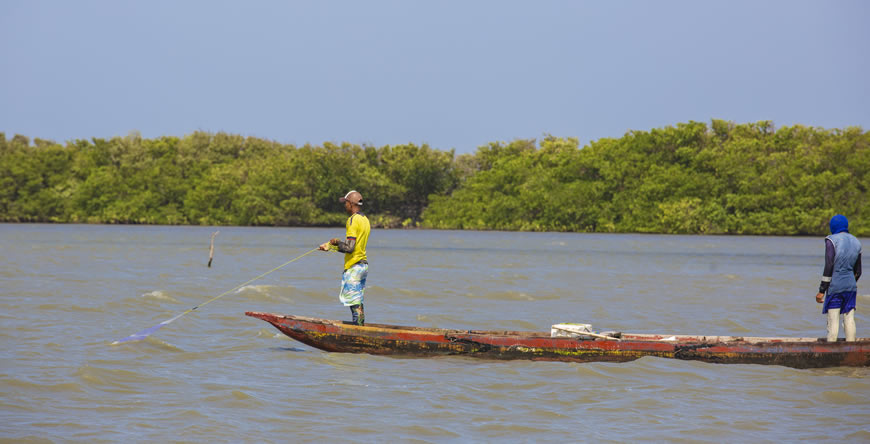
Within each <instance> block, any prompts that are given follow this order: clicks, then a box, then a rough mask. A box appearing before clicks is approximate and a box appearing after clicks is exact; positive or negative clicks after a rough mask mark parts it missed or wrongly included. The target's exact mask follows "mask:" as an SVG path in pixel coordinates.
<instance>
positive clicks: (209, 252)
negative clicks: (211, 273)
mask: <svg viewBox="0 0 870 444" xmlns="http://www.w3.org/2000/svg"><path fill="white" fill-rule="evenodd" d="M218 233H220V231H215V232H214V233H212V234H211V247H209V249H208V267H209V268H211V260H212V259H214V237H215V236H217V235H218Z"/></svg>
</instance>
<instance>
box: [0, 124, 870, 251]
mask: <svg viewBox="0 0 870 444" xmlns="http://www.w3.org/2000/svg"><path fill="white" fill-rule="evenodd" d="M350 189H356V190H358V191H360V192H362V194H363V196H364V197H365V207H364V209H365V211H366V213H367V214H369V216H370V219H371V220H372V221H373V223H374V225H375V226H380V227H389V228H393V227H395V228H412V227H428V228H444V229H479V230H531V231H585V232H641V233H675V234H677V233H680V234H682V233H687V234H782V235H819V234H825V233H826V232H827V223H828V220H829V219H830V217H831V216H833V215H834V214H836V213H842V214H845V215H846V216H847V217H849V219H850V221H851V227H850V231H851V232H852V233H854V234H856V235H859V236H860V235H867V234H870V205H867V204H866V202H868V201H870V199H868V197H870V196H868V189H870V134H868V133H867V132H865V131H863V130H862V129H861V128H845V129H834V130H826V129H821V128H812V127H804V126H801V125H796V126H793V127H784V128H779V129H775V128H774V126H773V124H772V123H771V122H757V123H748V124H735V123H733V122H728V121H722V120H713V121H712V122H711V123H710V124H709V126H708V125H707V124H704V123H700V122H688V123H680V124H677V125H676V126H673V127H670V126H669V127H665V128H657V129H652V130H650V131H631V132H628V133H627V134H625V135H624V136H623V137H621V138H607V139H601V140H598V141H595V142H592V143H590V144H589V145H587V146H585V147H580V145H579V142H578V140H577V139H572V138H558V137H553V136H546V137H545V138H544V139H543V140H541V141H540V143H537V142H536V141H534V140H515V141H512V142H509V143H504V142H493V143H490V144H487V145H484V146H481V147H480V148H478V150H477V151H476V152H475V153H473V154H464V155H461V156H455V155H454V152H453V151H448V152H445V151H439V150H436V149H433V148H431V147H429V146H428V145H421V146H418V145H413V144H408V145H395V146H384V147H380V148H376V147H371V146H359V145H353V144H348V143H344V144H340V145H338V144H333V143H324V144H323V145H322V146H312V145H305V146H301V147H296V146H292V145H283V144H280V143H277V142H272V141H268V140H264V139H258V138H254V137H243V136H239V135H233V134H226V133H217V134H212V133H206V132H196V133H193V134H190V135H187V136H185V137H182V138H177V137H160V138H156V139H143V138H142V137H141V135H139V134H138V133H136V132H133V133H131V134H129V135H128V136H126V137H115V138H112V139H108V140H106V139H96V138H95V139H92V140H89V141H88V140H76V141H71V142H67V143H66V144H65V145H61V144H57V143H55V142H53V141H50V140H44V139H40V138H34V139H33V141H32V143H31V139H30V138H28V137H26V136H22V135H17V134H16V135H15V136H13V137H12V138H11V139H9V138H7V136H6V134H4V133H0V221H4V222H87V223H144V224H207V225H270V226H312V225H340V224H342V223H343V222H344V220H345V217H346V215H345V214H344V211H343V208H342V206H341V205H340V204H339V203H338V202H337V198H338V197H339V196H342V195H344V193H346V192H347V191H348V190H350Z"/></svg>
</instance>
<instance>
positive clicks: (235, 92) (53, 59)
mask: <svg viewBox="0 0 870 444" xmlns="http://www.w3.org/2000/svg"><path fill="white" fill-rule="evenodd" d="M0 60H2V66H0V131H4V132H6V134H7V137H12V135H14V134H16V133H20V134H24V135H26V136H29V137H31V138H34V137H41V138H44V139H51V140H55V141H58V142H62V141H66V140H71V139H80V138H83V139H89V138H91V137H106V138H107V137H113V136H123V135H126V134H128V133H129V132H130V131H132V130H138V131H140V132H141V133H142V135H143V136H144V137H149V138H151V137H158V136H162V135H174V136H183V135H185V134H189V133H191V132H193V131H197V130H205V131H211V132H218V131H226V132H230V133H237V134H242V135H246V136H257V137H262V138H266V139H271V140H275V141H278V142H282V143H292V144H297V145H301V144H304V143H306V142H310V143H313V144H321V143H323V142H325V141H333V142H342V141H347V142H352V143H358V144H369V145H375V146H383V145H395V144H403V143H409V142H413V143H417V144H422V143H428V144H429V145H430V146H432V147H434V148H438V149H443V150H447V149H451V148H455V149H456V151H457V152H458V153H465V152H473V151H474V150H475V149H476V148H477V147H478V146H480V145H484V144H486V143H489V142H493V141H510V140H513V139H516V138H537V139H540V138H541V137H542V136H543V135H545V134H552V135H555V136H561V137H577V138H579V139H580V141H581V143H583V144H585V143H588V142H589V141H591V140H596V139H599V138H603V137H621V136H622V135H623V134H624V133H625V132H626V131H628V130H632V129H634V130H648V129H651V128H655V127H663V126H667V125H673V124H676V123H679V122H687V121H689V120H696V121H704V122H709V120H710V119H711V118H721V119H726V120H732V121H735V122H740V123H742V122H755V121H758V120H772V121H773V122H774V124H775V125H776V126H777V127H779V126H784V125H792V124H796V123H800V124H804V125H809V126H818V127H825V128H841V127H846V126H861V127H863V128H864V129H868V128H870V2H867V1H779V0H777V1H743V0H739V1H603V0H602V1H597V2H586V1H470V0H469V1H450V0H448V1H429V2H423V1H379V0H373V1H314V0H311V1H304V2H301V1H300V2H295V1H262V0H256V1H234V2H227V1H204V0H177V1H176V0H172V1H168V0H157V1H155V0H149V1H144V0H143V1H115V0H83V1H49V0H0Z"/></svg>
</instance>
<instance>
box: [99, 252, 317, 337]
mask: <svg viewBox="0 0 870 444" xmlns="http://www.w3.org/2000/svg"><path fill="white" fill-rule="evenodd" d="M315 251H317V248H314V249H312V250H310V251H308V252H306V253H303V254H301V255H299V256H296V257H295V258H293V259H290V260H289V261H287V262H284V263H283V264H281V265H279V266H277V267H275V268H273V269H271V270H269V271H267V272H265V273H263V274H261V275H259V276H257V277H255V278H253V279H250V280H248V281H246V282H244V283H241V284H239V285H237V286H235V287H233V288H231V289H229V290H227V291H225V292H223V293H221V294H219V295H217V296H215V297H213V298H211V299H209V300H207V301H205V302H203V303H202V304H199V305H197V306H195V307H193V308H190V309H188V310H186V311H184V312H183V313H181V314H179V315H177V316H175V317H174V318H171V319H167V320H165V321H163V322H161V323H159V324H157V325H155V326H153V327H148V328H146V329H145V330H142V331H140V332H139V333H135V334H132V335H130V336H127V337H126V338H124V339H121V340H118V341H115V342H113V343H112V345H115V344H120V343H122V342H127V341H133V340H136V341H138V340H142V339H145V338H146V337H148V335H150V334H151V333H154V332H155V331H157V330H159V329H160V328H161V327H163V326H164V325H167V324H169V323H170V322H172V321H174V320H176V319H178V318H180V317H182V316H184V315H186V314H188V313H190V312H192V311H194V310H196V309H197V308H199V307H202V306H205V305H206V304H209V303H211V302H213V301H215V300H218V299H220V298H222V297H224V296H226V295H228V294H230V293H232V292H233V291H236V290H238V289H240V288H242V287H244V286H245V285H248V284H250V283H251V282H254V281H256V280H257V279H262V278H264V277H266V276H267V275H269V274H270V273H274V272H276V271H278V270H280V269H281V268H284V267H286V266H287V265H290V264H291V263H293V262H296V261H297V260H299V259H302V258H303V257H305V256H307V255H309V254H311V253H313V252H315Z"/></svg>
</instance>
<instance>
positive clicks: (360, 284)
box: [338, 263, 369, 306]
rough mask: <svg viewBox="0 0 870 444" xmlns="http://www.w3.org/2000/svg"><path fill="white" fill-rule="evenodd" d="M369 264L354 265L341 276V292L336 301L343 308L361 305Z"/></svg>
mask: <svg viewBox="0 0 870 444" xmlns="http://www.w3.org/2000/svg"><path fill="white" fill-rule="evenodd" d="M368 275H369V264H363V263H356V264H354V265H353V266H352V267H350V268H348V269H347V270H344V273H343V274H342V275H341V292H340V293H339V294H338V299H339V300H340V301H341V303H342V304H344V305H345V306H349V305H356V304H362V303H363V294H364V293H365V291H366V277H368Z"/></svg>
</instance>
